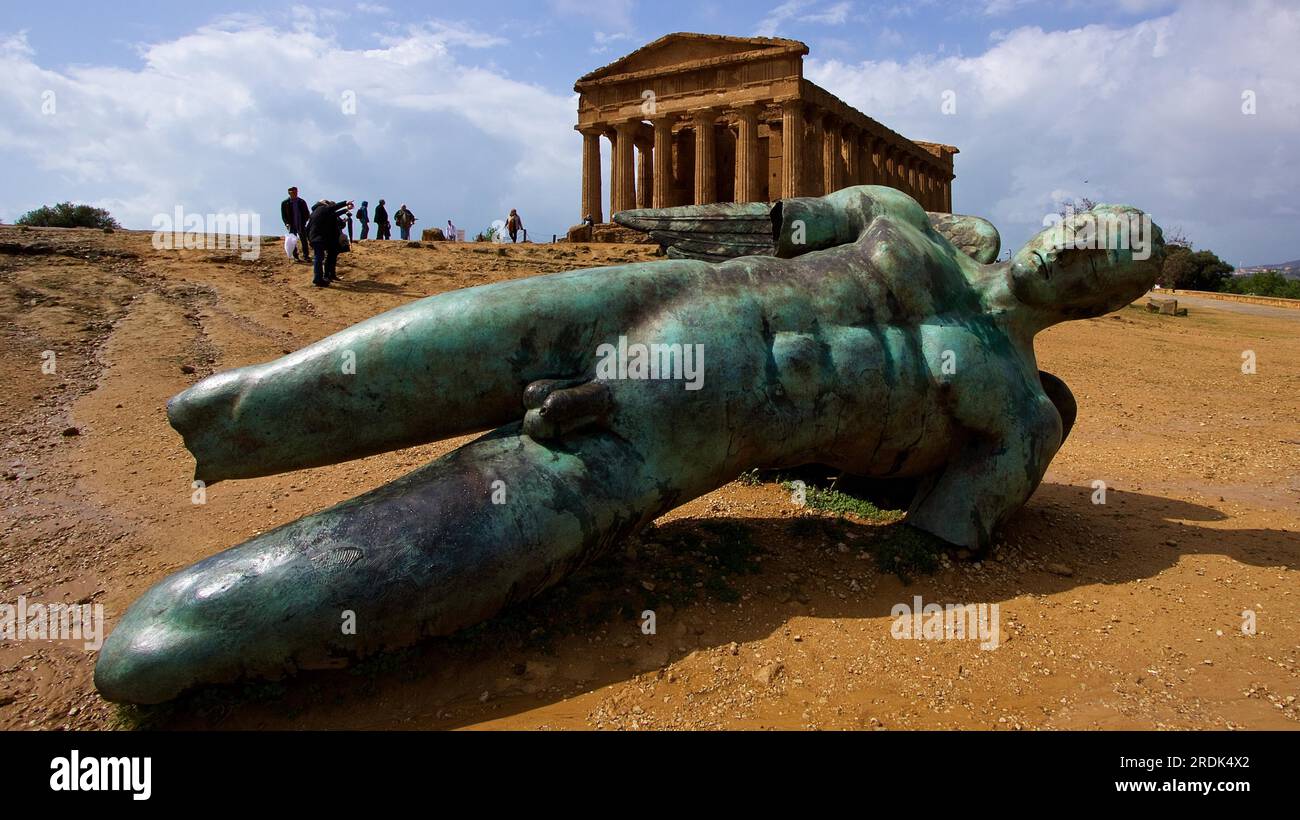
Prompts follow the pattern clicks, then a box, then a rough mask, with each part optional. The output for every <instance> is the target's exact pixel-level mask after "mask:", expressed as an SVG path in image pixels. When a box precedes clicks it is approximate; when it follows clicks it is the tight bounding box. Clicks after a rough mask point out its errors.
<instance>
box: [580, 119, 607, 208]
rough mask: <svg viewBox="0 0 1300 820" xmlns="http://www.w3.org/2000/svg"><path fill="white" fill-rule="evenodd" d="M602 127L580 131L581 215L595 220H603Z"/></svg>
mask: <svg viewBox="0 0 1300 820" xmlns="http://www.w3.org/2000/svg"><path fill="white" fill-rule="evenodd" d="M603 130H604V129H603V128H586V129H583V131H582V216H581V219H586V218H587V217H591V218H592V220H593V221H595V222H602V221H604V214H603V208H602V207H601V202H600V174H601V169H600V135H601V133H602V131H603Z"/></svg>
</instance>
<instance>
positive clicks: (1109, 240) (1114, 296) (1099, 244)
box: [1008, 205, 1165, 319]
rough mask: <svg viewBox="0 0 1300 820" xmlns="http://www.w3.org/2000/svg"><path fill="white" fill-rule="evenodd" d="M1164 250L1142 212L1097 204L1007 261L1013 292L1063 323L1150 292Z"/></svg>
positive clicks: (1049, 229) (1154, 227)
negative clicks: (1058, 317) (1056, 315)
mask: <svg viewBox="0 0 1300 820" xmlns="http://www.w3.org/2000/svg"><path fill="white" fill-rule="evenodd" d="M1164 247H1165V244H1164V236H1163V234H1162V233H1161V231H1160V228H1159V227H1158V226H1157V225H1156V224H1155V223H1154V222H1152V221H1151V218H1150V217H1149V216H1147V215H1146V214H1145V213H1143V212H1142V211H1140V210H1138V209H1137V208H1133V207H1131V206H1128V205H1097V206H1096V207H1094V208H1093V209H1092V210H1090V211H1083V212H1080V213H1070V214H1068V215H1067V216H1065V217H1064V218H1062V219H1061V220H1060V221H1058V222H1056V223H1055V224H1054V225H1051V226H1049V227H1047V228H1045V229H1043V230H1042V231H1040V232H1039V233H1038V234H1037V235H1036V236H1034V238H1033V239H1031V240H1029V242H1027V243H1025V246H1024V247H1023V248H1021V249H1020V250H1019V251H1017V252H1016V254H1015V255H1014V256H1012V257H1011V267H1010V271H1009V274H1008V275H1009V277H1010V286H1011V292H1012V293H1013V294H1014V295H1015V297H1016V299H1018V300H1019V301H1020V302H1022V303H1023V304H1026V305H1029V306H1031V307H1036V308H1041V309H1043V310H1045V311H1047V312H1048V313H1054V314H1058V315H1060V316H1061V318H1063V319H1082V318H1087V317H1090V316H1101V315H1102V314H1105V313H1109V312H1110V311H1112V310H1116V309H1118V308H1121V307H1123V306H1124V305H1126V304H1128V303H1129V302H1132V301H1133V300H1134V299H1137V298H1138V297H1139V296H1141V295H1142V294H1144V293H1146V292H1147V290H1149V289H1150V288H1151V286H1152V285H1153V284H1154V283H1155V281H1156V277H1157V275H1158V274H1159V273H1160V263H1161V262H1162V261H1163V259H1164Z"/></svg>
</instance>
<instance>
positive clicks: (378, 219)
mask: <svg viewBox="0 0 1300 820" xmlns="http://www.w3.org/2000/svg"><path fill="white" fill-rule="evenodd" d="M391 230H392V229H391V226H390V225H389V223H388V209H387V208H385V207H384V201H383V200H382V199H381V200H379V204H378V205H376V206H375V239H392V238H393V235H392V233H391Z"/></svg>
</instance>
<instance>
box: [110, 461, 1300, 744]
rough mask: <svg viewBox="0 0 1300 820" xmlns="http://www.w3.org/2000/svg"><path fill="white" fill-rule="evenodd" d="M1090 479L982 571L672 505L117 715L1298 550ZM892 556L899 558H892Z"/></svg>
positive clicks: (342, 715)
mask: <svg viewBox="0 0 1300 820" xmlns="http://www.w3.org/2000/svg"><path fill="white" fill-rule="evenodd" d="M1092 493H1093V491H1092V489H1091V488H1090V487H1084V486H1072V485H1065V484H1054V483H1045V484H1043V485H1042V486H1041V487H1040V488H1039V489H1038V491H1037V492H1036V493H1035V494H1034V496H1033V498H1032V499H1031V500H1030V502H1029V503H1028V505H1027V506H1026V507H1025V508H1024V509H1023V510H1021V511H1020V512H1019V513H1018V514H1017V515H1016V516H1015V518H1013V519H1012V520H1011V521H1010V522H1009V523H1008V524H1007V526H1006V527H1005V528H1004V529H1003V531H1002V535H1001V538H1000V540H1001V541H1002V542H1003V543H1005V544H1007V545H1010V548H1009V549H1007V550H1006V552H1005V553H1004V558H1003V560H1001V561H999V560H996V558H994V559H990V558H988V557H983V558H982V560H983V563H984V566H983V568H982V569H981V570H980V571H979V572H978V573H977V574H975V575H971V574H969V573H964V572H963V573H960V574H958V573H955V572H953V571H950V570H940V571H938V572H935V573H929V572H927V570H926V566H925V565H926V563H927V558H928V557H930V556H933V555H934V552H933V550H934V549H936V548H938V547H939V545H938V544H937V543H935V542H933V541H931V540H928V538H929V537H928V536H923V535H919V534H918V533H916V531H914V530H912V529H910V528H908V527H906V526H904V525H902V524H899V523H890V524H881V523H870V522H864V521H860V520H857V519H854V518H841V517H837V516H835V515H830V514H810V513H805V512H802V511H796V510H795V508H793V506H792V507H791V514H790V515H788V516H787V515H775V516H756V517H716V518H679V519H676V520H673V521H670V522H668V523H666V524H663V525H661V526H656V527H652V528H650V529H648V530H647V531H644V532H643V533H641V534H639V535H638V536H636V537H634V538H632V539H629V540H628V541H627V542H625V543H624V544H622V545H620V546H619V547H617V548H616V549H615V550H614V551H613V552H612V553H611V554H608V555H606V556H604V557H603V558H601V559H599V560H597V561H594V562H593V563H592V564H590V565H589V566H587V567H585V568H584V569H582V570H580V571H579V572H578V573H577V574H575V575H574V576H573V577H571V578H570V579H569V580H568V581H566V582H565V583H563V584H561V585H559V586H557V587H555V588H553V589H551V590H548V591H547V592H546V593H543V595H542V596H541V597H539V598H538V599H535V600H533V601H531V602H527V603H524V604H520V605H518V606H515V607H513V608H511V609H509V610H507V611H506V612H504V613H502V614H501V615H499V616H498V617H496V618H494V619H492V620H490V621H488V622H487V623H484V624H480V625H479V626H476V627H473V628H471V629H468V630H465V631H463V632H461V633H459V634H457V635H455V636H451V637H447V638H435V639H429V640H426V641H424V642H422V643H420V644H418V645H416V646H414V647H408V648H406V649H402V650H397V651H393V652H388V653H382V654H379V655H375V656H372V657H370V658H366V659H363V660H362V661H361V662H360V663H358V664H356V665H355V666H353V667H351V668H348V669H340V670H327V671H310V672H302V673H299V674H297V675H295V676H293V677H290V678H287V679H285V680H282V681H278V682H260V683H259V682H254V683H243V684H234V685H229V686H218V687H207V688H205V689H201V690H198V691H196V692H193V693H190V694H187V695H185V696H182V697H181V698H179V699H177V700H176V701H173V702H171V703H169V704H163V705H162V706H158V707H146V708H139V709H137V708H135V707H125V708H126V709H127V716H126V718H125V722H126V724H127V725H133V726H138V727H142V728H223V729H254V728H256V729H289V728H354V729H377V728H444V729H446V728H457V727H459V726H465V725H472V724H476V723H482V722H485V721H492V720H500V719H503V718H509V717H510V716H512V715H517V714H519V713H522V712H526V711H528V710H531V709H536V708H538V707H541V706H545V705H547V704H551V703H555V702H558V701H561V700H564V699H565V698H569V697H573V696H575V695H578V694H581V693H584V692H590V691H592V690H595V689H599V688H601V687H604V686H608V685H610V684H616V683H620V682H625V681H630V680H632V679H633V678H635V677H637V676H639V675H650V676H654V675H656V674H659V670H661V669H662V668H663V667H664V666H666V665H668V664H670V663H672V662H675V661H677V660H680V659H681V658H683V657H685V656H686V655H689V654H691V653H692V652H696V651H706V652H707V651H709V650H711V649H716V648H718V647H724V646H728V645H729V644H731V643H732V642H736V643H739V644H744V643H746V642H748V641H754V640H760V639H763V638H766V637H768V636H769V635H771V634H772V633H774V632H776V631H778V630H780V629H781V628H782V626H783V625H784V624H786V623H787V621H789V620H790V619H791V618H794V617H799V616H811V617H816V618H853V619H856V618H881V617H887V616H888V615H889V614H890V610H891V608H892V607H893V606H894V605H895V604H897V603H900V602H909V603H910V601H911V600H912V596H914V595H920V596H922V597H923V598H924V599H925V600H926V601H927V602H932V601H933V602H939V603H983V602H987V603H1001V602H1005V601H1007V600H1010V599H1012V598H1016V597H1018V596H1021V595H1025V594H1035V595H1044V594H1053V593H1059V592H1064V591H1067V590H1070V589H1073V588H1076V587H1079V586H1086V585H1092V584H1097V583H1102V584H1107V583H1123V582H1127V581H1134V580H1140V579H1145V578H1151V577H1153V576H1155V575H1157V574H1159V573H1160V572H1161V571H1163V570H1166V569H1168V568H1169V567H1171V566H1173V565H1175V564H1177V563H1178V561H1179V559H1180V558H1181V557H1182V556H1184V555H1195V554H1217V555H1224V556H1227V557H1229V558H1232V559H1233V560H1235V561H1239V562H1242V563H1245V564H1250V565H1254V566H1285V567H1288V568H1291V569H1295V568H1297V566H1300V539H1297V538H1296V535H1295V533H1292V532H1288V531H1285V530H1267V529H1224V528H1218V527H1215V526H1212V525H1214V524H1217V523H1222V522H1227V521H1228V520H1229V516H1228V515H1226V514H1225V513H1223V512H1220V511H1219V510H1216V509H1213V508H1210V507H1206V506H1201V505H1198V504H1193V503H1188V502H1185V501H1179V500H1176V499H1169V498H1162V497H1158V496H1152V495H1145V494H1141V493H1133V492H1123V491H1116V490H1111V491H1110V492H1109V493H1108V497H1107V503H1106V504H1104V505H1102V504H1094V503H1092ZM841 544H843V545H844V547H843V548H841V547H840V545H841ZM1004 549H1006V548H1004ZM976 560H981V558H980V557H979V556H974V557H972V558H970V559H969V561H970V562H973V561H976ZM959 563H960V562H959ZM886 564H888V565H892V566H895V567H897V568H898V569H899V570H900V572H897V573H896V572H889V571H885V570H884V569H883V565H886ZM1058 564H1061V565H1065V567H1066V568H1068V569H1069V571H1070V572H1072V574H1071V575H1065V574H1063V573H1062V572H1061V570H1062V567H1059V566H1055V565H1058ZM1049 565H1052V566H1054V568H1055V570H1056V571H1048V570H1047V569H1046V567H1047V566H1049ZM900 576H901V577H900ZM864 577H865V578H866V579H870V580H869V581H868V582H867V583H865V585H864V586H865V588H864V591H863V592H861V593H857V594H854V593H851V592H850V587H849V586H848V584H849V579H850V578H857V579H863V578H864ZM904 579H909V580H910V583H905V582H904ZM955 595H959V596H960V597H953V596H955ZM1234 605H1235V604H1234ZM646 610H654V611H655V612H656V634H654V635H645V634H644V633H643V631H642V628H641V626H642V620H641V618H642V613H644V612H645V611H646ZM882 629H885V630H887V629H888V622H886V623H885V625H884V626H882ZM483 693H487V695H488V698H487V700H486V701H484V700H482V695H483Z"/></svg>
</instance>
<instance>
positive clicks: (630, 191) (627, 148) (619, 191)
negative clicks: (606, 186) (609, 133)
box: [609, 121, 640, 218]
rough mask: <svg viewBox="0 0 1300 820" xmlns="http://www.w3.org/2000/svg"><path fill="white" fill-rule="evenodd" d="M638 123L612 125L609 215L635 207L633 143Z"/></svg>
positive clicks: (629, 122)
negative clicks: (612, 149) (612, 144)
mask: <svg viewBox="0 0 1300 820" xmlns="http://www.w3.org/2000/svg"><path fill="white" fill-rule="evenodd" d="M638 125H640V123H637V122H634V121H628V122H620V123H618V124H617V125H615V126H614V162H613V168H614V169H615V170H613V171H612V172H611V174H610V176H612V177H613V179H612V180H611V183H610V187H611V188H613V189H614V190H613V191H612V192H611V193H612V194H613V196H612V198H611V201H610V206H609V212H610V213H609V215H610V217H611V218H613V216H614V214H616V213H618V212H619V211H627V210H631V209H632V208H635V207H636V161H635V152H634V150H633V149H634V145H635V140H636V130H637V126H638Z"/></svg>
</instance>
